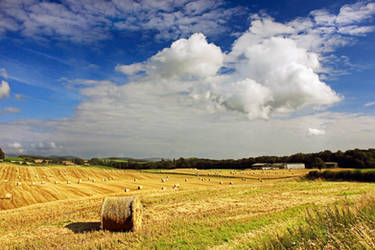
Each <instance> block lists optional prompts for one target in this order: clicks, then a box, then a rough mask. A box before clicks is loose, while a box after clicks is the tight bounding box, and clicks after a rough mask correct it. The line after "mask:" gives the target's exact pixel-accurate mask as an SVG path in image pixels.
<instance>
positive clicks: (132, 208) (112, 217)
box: [101, 197, 142, 232]
mask: <svg viewBox="0 0 375 250" xmlns="http://www.w3.org/2000/svg"><path fill="white" fill-rule="evenodd" d="M101 217H102V221H101V227H102V229H104V230H110V231H133V232H134V231H137V230H139V229H140V227H141V224H142V205H141V202H140V201H139V200H138V199H137V198H135V197H107V198H104V201H103V204H102V211H101Z"/></svg>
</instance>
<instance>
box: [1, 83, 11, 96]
mask: <svg viewBox="0 0 375 250" xmlns="http://www.w3.org/2000/svg"><path fill="white" fill-rule="evenodd" d="M9 92H10V87H9V84H8V82H6V81H4V80H3V81H1V85H0V99H1V98H3V97H4V96H9Z"/></svg>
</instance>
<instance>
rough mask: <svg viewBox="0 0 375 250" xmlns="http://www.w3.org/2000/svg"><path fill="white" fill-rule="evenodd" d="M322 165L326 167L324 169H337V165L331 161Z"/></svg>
mask: <svg viewBox="0 0 375 250" xmlns="http://www.w3.org/2000/svg"><path fill="white" fill-rule="evenodd" d="M324 164H325V165H326V168H338V167H339V164H338V163H337V162H333V161H326V162H324Z"/></svg>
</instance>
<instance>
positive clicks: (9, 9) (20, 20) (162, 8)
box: [0, 0, 245, 43]
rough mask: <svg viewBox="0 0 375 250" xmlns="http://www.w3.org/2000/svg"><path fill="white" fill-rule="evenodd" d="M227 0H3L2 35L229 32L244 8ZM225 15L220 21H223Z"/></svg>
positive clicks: (81, 37) (87, 39)
mask: <svg viewBox="0 0 375 250" xmlns="http://www.w3.org/2000/svg"><path fill="white" fill-rule="evenodd" d="M224 5H225V2H224V1H214V0H198V1H194V2H190V1H185V0H183V1H173V0H167V1H148V0H142V1H99V2H95V1H94V2H93V1H72V0H66V1H63V2H61V3H56V2H39V1H26V0H21V1H12V0H4V1H2V6H1V10H0V17H1V18H0V20H2V21H1V22H0V35H1V34H3V35H4V34H6V31H19V32H21V34H22V35H23V36H26V37H32V38H34V39H44V38H45V37H53V38H55V39H60V40H69V41H72V42H76V43H91V42H95V41H100V40H106V39H108V38H110V37H111V32H110V29H111V28H112V27H115V29H117V30H119V31H140V30H143V31H144V30H148V31H156V32H157V35H156V38H157V39H167V40H170V39H177V38H179V37H181V36H188V35H191V34H193V33H195V32H203V31H205V33H206V35H215V34H219V33H223V32H225V31H227V29H228V28H227V27H226V26H225V23H226V22H228V21H229V20H230V18H231V17H233V16H235V15H239V14H240V13H242V14H244V13H245V12H244V10H243V9H241V8H224V7H223V6H224ZM218 20H220V21H218Z"/></svg>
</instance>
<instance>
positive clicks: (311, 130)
mask: <svg viewBox="0 0 375 250" xmlns="http://www.w3.org/2000/svg"><path fill="white" fill-rule="evenodd" d="M325 134H326V131H324V130H323V129H317V128H309V129H308V135H325Z"/></svg>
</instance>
